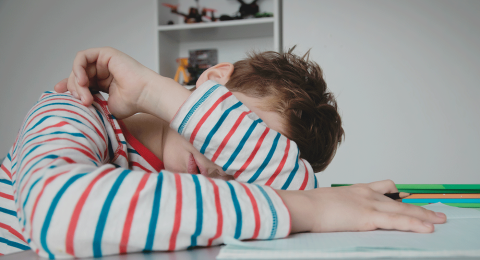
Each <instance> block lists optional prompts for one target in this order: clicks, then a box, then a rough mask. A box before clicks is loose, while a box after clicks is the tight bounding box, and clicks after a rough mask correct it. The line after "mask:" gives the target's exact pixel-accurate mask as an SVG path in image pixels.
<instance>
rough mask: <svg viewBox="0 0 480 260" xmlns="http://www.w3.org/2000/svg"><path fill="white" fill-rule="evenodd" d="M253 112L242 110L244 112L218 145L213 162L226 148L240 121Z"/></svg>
mask: <svg viewBox="0 0 480 260" xmlns="http://www.w3.org/2000/svg"><path fill="white" fill-rule="evenodd" d="M251 112H252V111H248V112H242V114H240V116H239V117H238V118H237V121H235V124H234V125H233V127H232V129H230V131H229V132H228V134H227V135H226V136H225V138H224V139H223V141H222V143H221V144H220V146H219V147H218V149H217V151H216V152H215V154H214V155H213V157H212V162H215V161H216V160H217V158H218V156H219V155H220V153H221V152H222V151H223V148H225V145H227V143H228V141H229V140H230V138H231V137H232V135H233V133H235V131H236V130H237V128H238V126H239V125H240V123H241V122H242V120H243V118H244V117H245V116H246V115H247V114H249V113H251Z"/></svg>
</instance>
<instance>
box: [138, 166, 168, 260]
mask: <svg viewBox="0 0 480 260" xmlns="http://www.w3.org/2000/svg"><path fill="white" fill-rule="evenodd" d="M162 185H163V172H160V173H159V174H158V177H157V186H156V187H155V194H154V197H153V208H152V216H151V217H150V224H149V225H148V234H147V242H146V243H145V249H143V251H144V252H150V251H152V248H153V240H154V239H155V231H156V229H157V224H158V215H159V213H160V199H161V197H162Z"/></svg>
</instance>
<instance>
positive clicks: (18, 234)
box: [0, 222, 27, 243]
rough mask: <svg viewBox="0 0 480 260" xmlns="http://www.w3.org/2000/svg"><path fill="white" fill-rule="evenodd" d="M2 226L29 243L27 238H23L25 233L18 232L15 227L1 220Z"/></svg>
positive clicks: (0, 225)
mask: <svg viewBox="0 0 480 260" xmlns="http://www.w3.org/2000/svg"><path fill="white" fill-rule="evenodd" d="M0 228H3V229H6V230H8V232H10V233H12V235H14V236H16V237H18V238H19V239H21V240H22V241H24V242H25V243H27V241H26V240H25V238H23V235H22V234H20V232H18V231H17V230H15V229H14V228H12V227H11V226H9V225H7V224H5V223H1V222H0Z"/></svg>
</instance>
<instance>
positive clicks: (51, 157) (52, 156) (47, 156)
mask: <svg viewBox="0 0 480 260" xmlns="http://www.w3.org/2000/svg"><path fill="white" fill-rule="evenodd" d="M58 157H59V156H58V155H55V154H49V155H46V156H44V157H42V159H40V160H38V161H36V162H35V163H34V164H32V166H30V168H28V170H26V171H25V172H23V173H22V174H23V176H22V178H21V179H20V182H19V183H18V186H19V187H22V182H23V180H24V179H25V177H26V176H27V175H28V174H29V173H30V171H31V170H32V169H33V167H35V166H36V165H37V164H38V163H40V162H41V161H43V160H45V159H57V158H58Z"/></svg>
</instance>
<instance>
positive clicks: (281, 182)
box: [0, 48, 445, 258]
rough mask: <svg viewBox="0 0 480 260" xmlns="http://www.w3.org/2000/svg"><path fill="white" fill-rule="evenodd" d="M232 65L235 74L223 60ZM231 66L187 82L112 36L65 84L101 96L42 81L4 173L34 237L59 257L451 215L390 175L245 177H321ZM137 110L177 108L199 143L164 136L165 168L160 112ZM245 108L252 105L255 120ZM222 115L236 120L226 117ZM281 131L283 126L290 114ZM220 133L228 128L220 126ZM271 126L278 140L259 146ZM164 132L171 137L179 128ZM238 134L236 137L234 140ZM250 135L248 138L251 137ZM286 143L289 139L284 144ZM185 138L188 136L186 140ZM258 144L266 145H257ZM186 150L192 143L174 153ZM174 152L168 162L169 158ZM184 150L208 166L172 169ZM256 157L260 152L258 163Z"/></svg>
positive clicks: (174, 119)
mask: <svg viewBox="0 0 480 260" xmlns="http://www.w3.org/2000/svg"><path fill="white" fill-rule="evenodd" d="M225 71H226V72H227V74H223V73H225ZM228 71H229V70H214V69H212V70H210V72H208V73H207V72H206V74H205V75H206V76H205V77H206V79H207V81H206V82H205V83H204V84H202V85H201V86H199V88H198V90H196V91H195V92H193V93H190V92H189V91H187V90H186V89H185V88H183V87H182V86H181V85H179V84H178V83H176V82H174V81H173V80H171V79H168V78H165V77H162V76H159V75H158V74H156V73H155V72H153V71H151V70H148V69H147V68H145V67H143V66H142V65H141V64H139V63H138V62H136V61H135V60H133V59H132V58H130V57H128V56H127V55H125V54H123V53H121V52H118V51H116V50H114V49H111V48H101V49H90V50H86V51H83V52H80V53H79V54H78V55H77V57H76V59H75V61H74V67H73V72H72V74H71V76H70V77H69V79H68V80H66V81H62V82H61V83H59V84H58V85H57V86H56V90H57V91H58V92H64V91H66V90H67V89H69V90H70V91H72V92H74V91H75V92H77V96H80V97H82V100H83V104H92V101H94V102H93V106H89V107H88V108H87V107H84V106H81V104H80V102H78V101H77V100H75V99H73V98H72V97H70V96H69V95H64V94H55V93H47V94H45V95H44V96H42V98H41V99H40V100H39V102H38V103H37V104H36V106H35V107H34V109H32V110H31V111H30V113H29V115H27V118H26V120H25V122H24V126H23V127H22V129H21V131H20V133H19V136H18V138H17V141H16V142H15V144H14V146H13V147H12V149H11V150H10V152H9V154H8V156H7V159H5V161H4V163H3V164H2V170H1V172H0V174H2V177H4V176H6V178H10V180H11V182H12V186H11V187H12V188H11V190H12V194H13V192H14V191H15V192H14V197H15V202H16V206H15V205H14V206H13V209H14V210H13V212H15V211H16V212H17V214H16V216H15V217H17V216H18V219H19V220H20V222H19V223H20V226H19V228H18V229H16V230H21V233H22V234H23V236H24V237H25V240H26V241H27V242H28V243H29V245H30V247H31V248H32V249H33V250H35V251H36V252H37V253H39V254H40V255H42V256H48V257H51V258H52V257H66V256H72V255H73V256H80V257H81V256H84V257H86V256H102V255H106V254H117V253H126V252H138V251H142V250H143V251H152V250H178V249H185V248H187V247H192V246H210V245H216V244H220V243H222V241H223V237H224V236H231V237H234V238H237V239H272V238H280V237H285V236H287V235H288V234H289V233H290V232H305V231H312V232H329V231H347V230H358V231H360V230H373V229H376V228H385V229H399V230H411V231H415V232H432V231H433V225H432V223H443V222H445V216H444V215H443V216H442V215H441V214H439V215H437V214H435V213H434V212H431V211H428V210H425V209H423V208H420V207H415V206H411V205H407V204H401V203H398V202H396V201H393V200H391V199H388V198H386V197H385V196H383V195H382V194H383V193H387V192H395V191H396V188H395V186H394V184H393V182H391V181H383V182H377V183H371V184H360V185H354V186H351V187H341V188H319V189H315V190H310V191H287V190H278V191H277V192H275V190H274V189H272V188H270V187H268V186H260V185H257V184H249V183H261V184H269V185H270V186H271V187H275V188H276V189H283V188H285V189H301V188H304V189H307V188H308V187H311V186H310V185H311V184H310V183H314V178H307V176H309V175H308V173H309V172H311V170H309V169H307V168H309V165H308V163H307V162H306V161H304V160H298V153H297V154H294V156H293V157H290V155H287V151H288V149H287V147H289V146H295V143H294V142H290V141H289V140H288V139H286V138H285V137H283V136H282V135H280V134H278V133H277V132H276V131H275V130H270V128H268V127H267V126H266V125H263V124H262V119H266V120H268V119H267V118H269V116H267V117H264V118H262V117H261V116H260V118H259V117H258V116H257V115H255V114H254V113H251V112H250V110H253V109H256V108H253V107H255V106H254V105H253V106H252V105H251V106H247V107H248V108H247V107H246V106H243V105H242V103H240V102H238V100H237V99H236V98H234V97H232V95H231V94H229V93H230V92H229V91H228V90H227V89H225V88H223V87H222V86H221V85H220V84H217V82H218V83H223V84H225V83H227V82H225V78H224V75H228ZM227 79H228V78H227ZM210 80H215V81H216V82H214V81H210ZM222 80H223V81H222ZM90 86H93V87H97V88H99V89H100V90H104V91H106V92H109V94H110V96H109V100H108V108H107V107H106V102H105V101H103V100H102V99H101V97H99V96H97V95H95V96H91V94H90V92H89V91H88V89H87V87H90ZM240 99H241V97H240ZM244 102H245V103H248V102H249V101H244ZM204 104H209V105H207V106H206V107H204V106H203V105H204ZM253 104H256V103H255V102H254V103H253ZM177 111H178V112H177ZM110 112H111V113H112V114H113V116H112V115H111V114H110ZM137 112H144V113H148V114H150V115H153V116H156V117H158V118H160V119H163V120H164V121H166V122H171V126H172V128H174V130H175V132H178V133H180V134H181V135H183V136H184V137H186V139H187V140H189V141H190V142H192V143H193V144H194V146H195V147H198V148H197V149H198V150H199V151H198V152H196V149H195V148H193V149H192V147H189V146H187V144H188V142H184V143H179V142H178V143H177V145H176V146H168V145H167V144H166V143H165V141H164V140H162V141H161V142H162V143H159V144H157V145H159V146H165V147H170V150H166V149H163V150H162V149H160V151H157V152H158V153H160V152H161V153H162V154H161V155H162V157H163V161H164V162H163V163H164V164H165V165H164V167H163V166H162V167H163V168H165V169H166V170H162V171H161V172H160V173H156V172H158V171H159V170H158V168H161V167H159V164H160V163H159V162H158V157H159V156H157V155H156V154H153V156H152V154H149V153H148V149H143V148H142V147H143V146H142V145H141V143H140V142H139V140H141V139H142V138H145V139H143V141H144V142H145V141H147V142H146V143H143V144H144V145H145V146H148V145H149V142H151V143H154V140H155V139H153V138H152V139H150V138H149V137H148V136H149V135H153V136H155V134H154V131H150V130H151V129H148V124H146V123H145V122H148V121H150V119H151V118H152V117H150V118H146V117H144V118H142V120H143V121H142V120H134V121H128V120H129V119H127V120H126V121H125V125H123V124H122V123H121V121H118V120H116V119H115V117H117V118H126V117H128V116H131V115H133V114H135V113H137ZM264 112H268V111H264ZM197 113H198V114H197ZM258 113H259V114H261V113H262V112H258ZM232 114H233V115H234V116H233V117H231V118H230V115H232ZM207 115H208V116H207ZM210 118H213V119H212V121H209V120H210ZM243 119H248V120H247V121H246V122H247V124H246V126H244V125H245V124H244V123H242V122H243ZM142 122H143V123H142ZM219 122H222V123H220V124H219ZM142 124H143V125H145V126H146V127H147V128H146V130H145V131H146V134H145V133H142V131H143V128H136V127H137V126H138V125H142ZM267 125H268V123H267ZM224 126H226V127H227V128H229V129H227V130H225V129H223V130H222V127H224ZM231 126H236V127H238V128H237V131H240V132H241V136H240V137H235V133H236V131H233V132H232V131H231V130H232V129H234V128H233V127H231ZM162 127H164V125H159V126H158V125H157V128H155V127H153V128H152V129H154V130H155V129H158V128H162ZM272 127H275V126H274V125H272ZM203 128H207V131H203ZM130 129H132V130H133V131H132V134H133V135H135V134H136V132H135V131H138V132H141V134H140V135H138V136H140V137H137V139H139V140H137V139H135V136H134V137H131V136H130V134H129V131H128V130H130ZM257 130H258V131H257ZM255 131H257V132H258V133H260V135H259V137H258V138H254V142H253V144H251V143H247V142H249V139H251V138H249V137H250V136H257V135H258V133H255ZM278 131H280V132H281V131H284V130H283V129H281V127H280V128H279V129H278ZM285 132H286V133H288V131H285ZM217 133H223V135H224V136H222V137H221V138H219V137H218V136H217ZM137 134H138V133H137ZM270 134H272V136H271V139H270V141H269V144H268V145H267V146H266V147H263V144H264V143H267V141H268V140H266V138H267V137H268V136H269V135H270ZM143 135H145V136H146V137H142V136H143ZM129 136H130V137H129ZM168 136H169V135H163V136H162V138H163V139H171V138H168ZM262 136H263V139H262ZM230 140H231V141H230ZM236 140H237V141H236ZM261 140H263V141H261ZM167 142H168V141H167ZM230 143H235V146H232V147H230V146H229V145H230ZM242 143H246V144H244V145H243V146H244V147H245V149H247V147H249V148H248V149H250V150H248V151H247V152H245V151H244V150H242V149H243V146H242ZM205 144H207V145H205ZM247 144H248V145H247ZM280 144H282V145H284V147H285V149H278V148H277V145H280ZM179 145H182V147H183V148H182V149H177V148H179ZM183 145H185V146H183ZM137 147H138V149H137ZM210 147H214V148H210ZM222 147H223V148H222ZM153 148H155V147H153ZM227 148H228V149H227ZM257 148H258V149H260V151H264V150H265V148H266V150H265V151H268V152H266V153H259V154H258V155H262V156H258V155H257V156H254V157H251V155H253V154H254V153H255V149H257ZM222 149H223V150H222ZM136 150H138V151H136ZM177 150H179V151H183V152H182V154H183V155H182V154H180V155H178V156H177V155H175V153H176V151H177ZM278 150H280V151H281V152H282V153H281V155H282V156H279V159H278V161H277V159H276V160H273V161H272V162H273V163H272V164H273V165H274V166H273V167H270V168H269V166H268V165H270V164H271V163H270V161H268V160H267V159H268V158H269V157H270V158H272V157H274V156H275V153H276V152H277V151H278ZM152 151H155V149H152ZM218 151H220V152H218ZM257 151H258V150H257ZM184 152H186V153H184ZM127 153H128V156H127ZM203 153H204V154H206V155H208V158H207V157H205V156H204V155H203ZM244 153H246V155H245V154H244ZM171 154H173V156H172V164H171V165H170V166H168V165H169V164H168V162H167V161H169V159H167V158H168V156H169V155H171ZM184 154H186V156H185V155H184ZM265 154H267V156H265ZM289 154H292V153H289ZM224 155H225V158H223V157H222V156H224ZM241 156H243V158H242V157H241ZM162 157H160V158H162ZM192 157H193V158H192ZM258 157H260V158H258ZM177 158H180V160H179V161H178V164H179V165H178V167H179V168H178V169H179V171H181V172H189V173H199V172H200V173H201V174H200V175H199V174H175V173H173V172H175V171H176V169H174V167H177V165H175V163H174V161H175V159H177ZM284 158H285V160H284ZM292 158H293V159H292ZM209 159H211V161H210V160H209ZM257 159H258V161H256V160H257ZM292 160H293V162H294V163H292V170H291V171H290V173H288V174H285V175H284V177H283V178H280V177H279V176H280V174H279V173H280V172H282V169H281V167H280V165H282V161H283V162H284V164H285V165H287V164H288V163H289V162H290V161H292ZM212 161H215V163H214V162H212ZM217 162H218V163H217ZM220 162H222V163H220ZM220 165H222V166H220ZM250 165H259V166H257V167H258V169H254V168H253V169H252V168H249V166H250ZM167 166H168V168H167ZM299 166H303V168H305V171H304V174H303V175H301V176H300V177H302V178H301V179H299V180H298V181H296V182H295V181H294V180H295V179H296V178H297V176H298V175H299V174H296V171H295V169H296V170H298V169H300V168H302V167H299ZM170 167H172V168H170ZM196 168H198V169H196ZM201 168H203V169H201ZM130 169H131V170H130ZM230 169H234V170H233V171H231V170H230ZM169 170H170V171H169ZM212 172H216V173H214V174H212ZM292 173H293V174H292ZM243 174H246V176H248V179H247V181H245V182H247V183H241V182H236V181H224V180H218V179H211V178H208V177H204V176H202V175H207V176H218V177H221V178H223V179H228V176H233V177H235V178H236V179H237V180H239V179H240V178H241V176H242V175H243ZM275 174H277V176H275ZM264 175H265V177H262V176H264ZM272 177H274V178H272ZM12 203H13V201H12ZM12 216H13V215H12ZM2 220H3V218H2ZM12 223H13V224H12V225H14V222H12ZM17 225H18V222H17ZM14 229H15V228H14ZM13 231H15V230H13ZM14 233H15V232H14ZM17 233H18V232H17ZM12 234H13V233H12ZM22 234H20V236H22ZM20 236H19V237H18V238H19V239H20Z"/></svg>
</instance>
